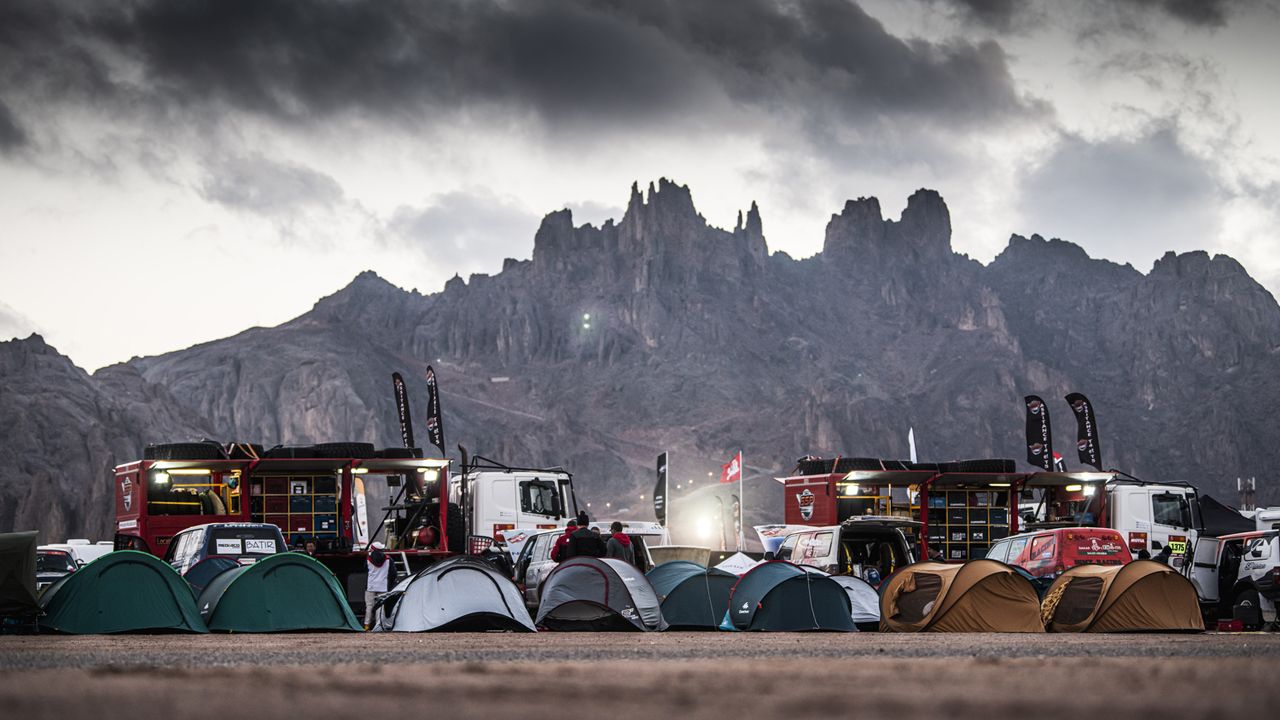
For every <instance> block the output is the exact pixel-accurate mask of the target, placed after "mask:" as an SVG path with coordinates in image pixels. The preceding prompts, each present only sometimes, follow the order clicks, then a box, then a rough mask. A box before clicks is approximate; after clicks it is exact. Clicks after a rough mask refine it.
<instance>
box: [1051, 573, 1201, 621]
mask: <svg viewBox="0 0 1280 720" xmlns="http://www.w3.org/2000/svg"><path fill="white" fill-rule="evenodd" d="M1041 615H1042V617H1043V618H1044V624H1045V627H1046V628H1047V629H1048V630H1049V632H1155V631H1165V632H1198V631H1201V630H1204V619H1203V618H1202V617H1201V615H1200V604H1199V600H1198V599H1197V597H1196V589H1195V586H1194V585H1192V584H1191V581H1190V580H1188V579H1186V578H1185V577H1183V576H1182V575H1180V574H1179V573H1178V572H1177V571H1176V570H1174V569H1173V568H1171V567H1169V566H1168V565H1164V564H1161V563H1158V562H1155V561H1152V560H1135V561H1133V562H1131V563H1129V564H1127V565H1077V566H1076V567H1073V568H1071V569H1069V570H1067V571H1066V572H1064V573H1062V575H1060V576H1059V577H1058V579H1057V580H1055V581H1054V583H1053V585H1050V586H1049V590H1048V592H1046V593H1045V595H1044V605H1043V606H1042V607H1041Z"/></svg>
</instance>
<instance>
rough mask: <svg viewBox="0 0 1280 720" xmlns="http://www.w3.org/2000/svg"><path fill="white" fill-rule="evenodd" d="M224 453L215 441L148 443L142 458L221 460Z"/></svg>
mask: <svg viewBox="0 0 1280 720" xmlns="http://www.w3.org/2000/svg"><path fill="white" fill-rule="evenodd" d="M225 457H226V453H224V452H222V446H220V445H218V444H217V443H215V442H185V443H164V444H161V445H148V446H147V447H146V448H144V449H143V451H142V459H143V460H222V459H223V458H225Z"/></svg>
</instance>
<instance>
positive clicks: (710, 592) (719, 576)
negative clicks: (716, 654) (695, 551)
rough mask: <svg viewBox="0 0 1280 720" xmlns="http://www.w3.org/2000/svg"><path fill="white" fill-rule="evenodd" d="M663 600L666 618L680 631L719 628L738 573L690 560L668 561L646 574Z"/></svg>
mask: <svg viewBox="0 0 1280 720" xmlns="http://www.w3.org/2000/svg"><path fill="white" fill-rule="evenodd" d="M645 577H647V578H648V579H649V584H650V585H653V590H654V592H656V593H657V594H658V600H659V601H660V602H661V603H662V617H664V618H666V620H667V623H668V625H670V626H671V628H673V629H677V630H715V629H716V628H717V627H719V625H720V621H721V620H722V619H723V618H724V614H725V612H727V611H728V610H729V593H731V592H732V591H733V586H734V584H735V583H737V582H738V576H737V575H734V574H733V573H728V572H725V571H723V570H717V569H715V568H706V567H703V566H702V565H699V564H698V563H695V562H689V561H688V560H673V561H671V562H665V563H662V564H661V565H659V566H657V567H655V568H654V569H652V570H650V571H649V573H648V574H647V575H646V576H645Z"/></svg>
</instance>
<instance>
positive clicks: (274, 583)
mask: <svg viewBox="0 0 1280 720" xmlns="http://www.w3.org/2000/svg"><path fill="white" fill-rule="evenodd" d="M198 605H199V608H200V614H201V615H202V616H203V617H204V621H205V623H207V624H208V626H209V629H210V630H218V631H223V632H287V631H290V630H360V624H359V623H358V622H356V618H355V615H352V614H351V607H350V606H349V605H347V600H346V598H345V597H344V596H343V594H342V588H341V587H340V586H339V585H338V580H337V579H336V578H335V577H334V576H333V573H332V572H330V571H329V569H328V568H326V567H325V566H324V565H321V564H320V563H319V562H318V561H316V560H314V559H312V558H311V557H308V556H307V555H303V554H302V553H295V552H287V553H279V554H276V555H268V556H266V557H264V558H262V559H261V560H259V561H258V562H256V563H254V564H252V565H242V566H240V567H237V568H234V569H232V570H228V571H226V572H224V573H221V574H219V575H217V576H216V577H214V578H213V580H211V581H210V582H209V584H208V585H207V586H205V589H204V592H202V593H200V600H199V603H198Z"/></svg>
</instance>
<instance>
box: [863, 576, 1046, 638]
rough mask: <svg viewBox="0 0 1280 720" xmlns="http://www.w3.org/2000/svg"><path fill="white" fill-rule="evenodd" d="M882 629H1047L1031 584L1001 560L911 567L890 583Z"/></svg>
mask: <svg viewBox="0 0 1280 720" xmlns="http://www.w3.org/2000/svg"><path fill="white" fill-rule="evenodd" d="M880 629H881V630H882V631H886V632H888V631H893V632H1033V633H1038V632H1044V625H1043V624H1041V622H1040V600H1039V598H1038V597H1037V596H1036V590H1035V588H1034V587H1032V585H1031V582H1030V581H1028V580H1027V579H1026V578H1024V577H1022V576H1021V575H1019V574H1018V573H1017V572H1016V571H1015V570H1014V569H1013V568H1011V567H1009V566H1008V565H1005V564H1004V563H1002V562H996V561H995V560H972V561H970V562H967V563H965V564H963V565H948V564H946V563H934V562H924V563H916V564H914V565H908V566H907V567H904V568H902V569H901V570H899V571H898V572H896V573H894V574H893V575H891V576H890V577H889V579H888V580H886V581H885V587H884V588H883V589H882V591H881V593H880Z"/></svg>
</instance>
